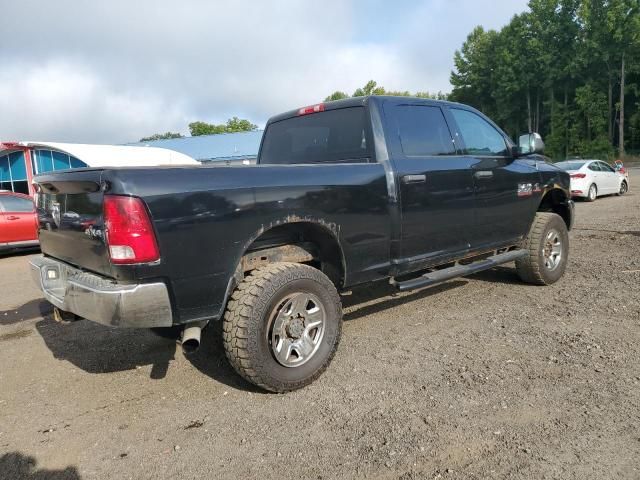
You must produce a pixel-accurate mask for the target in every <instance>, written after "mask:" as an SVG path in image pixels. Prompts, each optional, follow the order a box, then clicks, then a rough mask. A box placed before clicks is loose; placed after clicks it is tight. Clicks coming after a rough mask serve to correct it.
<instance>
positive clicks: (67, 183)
mask: <svg viewBox="0 0 640 480" xmlns="http://www.w3.org/2000/svg"><path fill="white" fill-rule="evenodd" d="M101 176H102V170H99V169H98V170H96V169H86V170H85V169H82V170H73V171H66V172H59V173H54V174H48V175H40V176H38V177H36V179H35V181H36V184H37V185H39V187H40V188H39V190H40V193H39V194H38V199H37V208H38V222H39V225H40V233H39V234H40V248H41V249H42V252H43V253H44V254H46V255H48V256H51V257H54V258H57V259H59V260H62V261H63V262H67V263H69V264H71V265H74V266H77V267H80V268H82V269H86V270H90V271H93V272H96V273H100V274H103V275H107V276H111V263H110V262H109V254H108V251H107V247H106V245H105V241H104V222H103V214H102V199H103V196H104V194H103V189H102V186H101Z"/></svg>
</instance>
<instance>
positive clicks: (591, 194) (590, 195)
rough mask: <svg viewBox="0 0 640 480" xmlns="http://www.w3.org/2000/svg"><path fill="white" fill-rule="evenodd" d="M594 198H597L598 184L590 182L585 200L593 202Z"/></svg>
mask: <svg viewBox="0 0 640 480" xmlns="http://www.w3.org/2000/svg"><path fill="white" fill-rule="evenodd" d="M596 198H598V186H597V185H596V184H595V183H592V184H591V185H589V190H588V192H587V196H586V198H585V200H586V201H587V202H595V201H596Z"/></svg>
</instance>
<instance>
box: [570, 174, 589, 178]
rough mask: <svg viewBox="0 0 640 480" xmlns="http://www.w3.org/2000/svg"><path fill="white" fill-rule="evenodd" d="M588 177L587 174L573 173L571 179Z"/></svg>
mask: <svg viewBox="0 0 640 480" xmlns="http://www.w3.org/2000/svg"><path fill="white" fill-rule="evenodd" d="M586 176H587V174H586V173H572V174H571V178H584V177H586Z"/></svg>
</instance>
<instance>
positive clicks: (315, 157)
mask: <svg viewBox="0 0 640 480" xmlns="http://www.w3.org/2000/svg"><path fill="white" fill-rule="evenodd" d="M372 150H373V148H372V141H371V131H370V126H369V117H368V115H367V111H366V109H365V108H364V107H362V106H357V107H347V108H339V109H335V110H326V111H322V112H316V113H311V114H308V115H301V116H297V117H291V118H286V119H284V120H279V121H276V122H273V123H271V124H269V125H268V126H267V129H266V131H265V134H264V141H263V144H262V148H261V150H260V156H259V159H258V163H260V164H279V165H286V164H305V163H369V162H371V161H373V154H372Z"/></svg>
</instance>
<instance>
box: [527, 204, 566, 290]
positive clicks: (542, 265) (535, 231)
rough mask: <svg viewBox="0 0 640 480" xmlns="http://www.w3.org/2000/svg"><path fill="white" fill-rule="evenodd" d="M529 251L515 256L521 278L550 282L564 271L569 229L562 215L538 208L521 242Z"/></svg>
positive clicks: (540, 282) (528, 280)
mask: <svg viewBox="0 0 640 480" xmlns="http://www.w3.org/2000/svg"><path fill="white" fill-rule="evenodd" d="M524 248H525V249H526V250H527V251H528V254H527V255H526V256H525V257H522V258H519V259H518V260H516V271H517V272H518V276H519V277H520V279H521V280H522V281H523V282H527V283H533V284H534V285H551V284H552V283H555V282H557V281H558V280H559V279H560V277H562V275H563V274H564V271H565V269H566V267H567V260H568V258H569V233H568V231H567V225H566V224H565V223H564V220H563V219H562V217H560V216H559V215H557V214H555V213H551V212H538V213H536V216H535V218H534V220H533V224H532V225H531V229H530V230H529V234H528V235H527V238H526V239H525V242H524Z"/></svg>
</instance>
